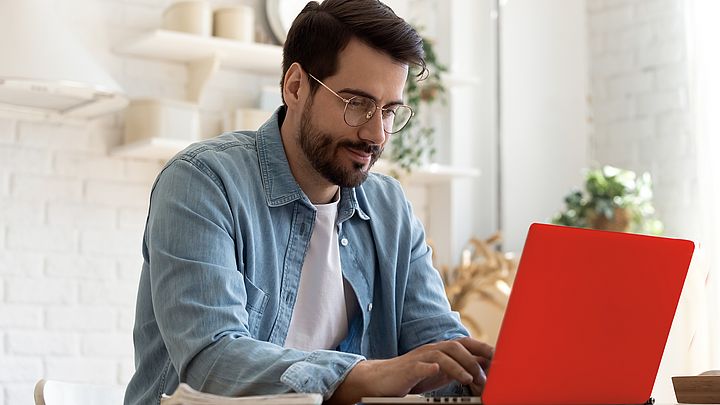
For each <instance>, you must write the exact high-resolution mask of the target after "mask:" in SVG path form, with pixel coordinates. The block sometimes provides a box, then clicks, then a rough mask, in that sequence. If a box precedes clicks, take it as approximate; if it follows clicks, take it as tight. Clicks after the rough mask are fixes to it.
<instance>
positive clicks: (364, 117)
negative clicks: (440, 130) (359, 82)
mask: <svg viewBox="0 0 720 405" xmlns="http://www.w3.org/2000/svg"><path fill="white" fill-rule="evenodd" d="M308 76H310V77H312V78H313V79H315V81H316V82H318V83H320V85H322V86H323V87H325V88H326V89H327V90H328V91H329V92H330V93H332V94H334V95H335V96H336V97H337V98H339V99H340V100H342V101H343V102H344V103H345V111H344V113H343V118H344V119H345V123H346V124H348V125H349V126H351V127H359V126H361V125H364V124H365V123H367V122H368V121H370V119H372V117H373V116H374V115H375V112H376V111H377V110H380V113H381V116H382V123H383V130H384V131H385V133H387V134H396V133H398V132H400V131H401V130H402V129H403V128H405V126H406V125H407V124H408V122H410V118H412V117H413V115H415V114H414V113H413V110H412V108H410V106H407V105H404V104H396V105H391V106H389V107H378V106H377V104H376V103H375V101H374V100H373V99H371V98H367V97H365V96H353V97H350V98H345V97H343V96H341V95H339V94H337V93H336V92H335V91H334V90H333V89H331V88H330V87H328V86H327V85H325V83H323V82H321V81H320V80H319V79H318V78H316V77H315V76H313V75H312V74H310V73H308Z"/></svg>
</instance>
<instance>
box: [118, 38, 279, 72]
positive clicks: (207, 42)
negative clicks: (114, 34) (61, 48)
mask: <svg viewBox="0 0 720 405" xmlns="http://www.w3.org/2000/svg"><path fill="white" fill-rule="evenodd" d="M115 52H117V53H121V54H125V55H133V56H142V57H144V58H151V59H159V60H168V61H173V62H183V63H189V62H194V61H197V60H202V59H207V58H211V57H213V56H218V57H219V58H220V63H221V64H222V65H223V66H227V67H229V68H233V69H238V70H242V71H244V72H248V73H256V74H264V75H280V73H281V64H282V48H281V47H280V46H277V45H268V44H258V43H252V42H241V41H235V40H231V39H225V38H217V37H203V36H200V35H193V34H187V33H184V32H176V31H167V30H155V31H150V32H146V33H144V34H142V35H140V36H138V37H135V38H133V39H130V40H128V41H127V42H124V43H122V44H120V45H119V46H117V47H116V48H115Z"/></svg>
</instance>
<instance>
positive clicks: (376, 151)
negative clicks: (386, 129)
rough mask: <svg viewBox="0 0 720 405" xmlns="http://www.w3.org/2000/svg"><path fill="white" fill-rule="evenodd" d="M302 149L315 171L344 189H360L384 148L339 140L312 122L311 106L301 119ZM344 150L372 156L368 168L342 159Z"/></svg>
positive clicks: (360, 142)
mask: <svg viewBox="0 0 720 405" xmlns="http://www.w3.org/2000/svg"><path fill="white" fill-rule="evenodd" d="M300 148H301V149H302V151H303V153H304V154H305V158H306V159H307V160H308V162H310V164H311V165H312V167H313V169H315V171H317V172H318V173H320V175H321V176H323V177H324V178H325V179H326V180H328V181H329V182H330V183H332V184H335V185H337V186H340V187H351V188H352V187H357V186H359V185H360V184H362V183H363V182H364V181H365V179H367V177H368V173H369V172H370V168H371V167H372V166H373V165H374V164H375V162H376V161H377V160H378V159H379V158H380V155H382V152H383V147H381V146H380V145H374V144H370V143H367V142H362V141H357V142H353V141H349V140H342V141H335V137H334V136H333V135H330V134H328V133H324V132H322V131H320V130H319V129H317V128H316V127H315V126H314V125H313V124H312V122H311V120H310V105H308V106H306V107H305V111H303V115H302V118H301V119H300ZM342 148H349V149H354V150H356V151H360V152H363V153H369V154H371V157H370V163H369V164H368V167H367V169H365V168H364V165H363V164H362V163H357V162H354V161H351V160H349V159H347V161H344V160H342V158H341V157H339V156H338V152H339V151H340V150H341V149H342Z"/></svg>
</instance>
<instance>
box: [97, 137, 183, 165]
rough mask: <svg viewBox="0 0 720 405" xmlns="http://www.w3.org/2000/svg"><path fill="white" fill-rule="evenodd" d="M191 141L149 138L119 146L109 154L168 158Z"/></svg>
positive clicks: (128, 156) (140, 157)
mask: <svg viewBox="0 0 720 405" xmlns="http://www.w3.org/2000/svg"><path fill="white" fill-rule="evenodd" d="M191 143H192V142H190V141H183V140H180V139H162V138H150V139H145V140H142V141H137V142H132V143H128V144H125V145H122V146H119V147H117V148H115V149H113V150H112V151H111V152H110V154H111V155H112V156H117V157H127V158H137V159H157V160H168V159H170V158H171V157H173V156H175V155H176V154H177V153H178V152H180V151H181V150H183V149H185V148H186V147H188V146H189V145H190V144H191Z"/></svg>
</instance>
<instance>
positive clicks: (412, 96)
mask: <svg viewBox="0 0 720 405" xmlns="http://www.w3.org/2000/svg"><path fill="white" fill-rule="evenodd" d="M423 49H424V50H425V63H426V64H427V68H428V72H427V74H426V75H424V76H423V77H421V78H420V79H418V77H417V75H418V74H419V73H420V71H419V69H418V68H414V67H411V68H410V69H409V70H408V79H407V81H406V82H405V99H406V103H407V104H408V105H409V106H410V107H411V108H412V109H413V111H414V113H415V117H414V118H413V119H411V120H410V122H409V123H408V124H407V126H406V127H405V128H404V129H403V130H402V132H400V133H399V134H396V135H392V136H391V137H390V148H389V152H390V160H392V161H394V162H395V163H396V164H397V165H398V167H399V168H400V169H401V170H404V171H405V172H408V173H409V172H411V171H412V169H413V168H415V167H418V166H420V165H421V164H422V163H424V162H425V161H427V160H430V159H431V158H432V157H433V156H434V155H435V144H434V133H435V129H434V128H433V127H431V126H428V125H423V124H422V122H420V121H419V120H418V118H419V114H420V111H421V110H423V109H424V108H425V107H428V106H430V105H431V104H433V103H435V102H437V101H444V100H445V93H446V89H445V86H444V85H443V82H442V78H441V77H440V76H441V74H442V73H443V72H446V71H447V68H446V67H445V66H444V65H443V64H441V63H440V62H439V61H438V58H437V54H436V53H435V49H434V48H433V43H432V41H430V40H429V39H427V38H423Z"/></svg>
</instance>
